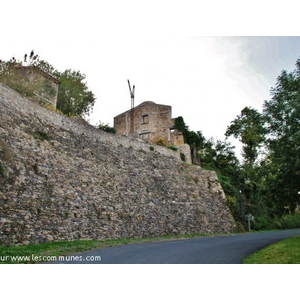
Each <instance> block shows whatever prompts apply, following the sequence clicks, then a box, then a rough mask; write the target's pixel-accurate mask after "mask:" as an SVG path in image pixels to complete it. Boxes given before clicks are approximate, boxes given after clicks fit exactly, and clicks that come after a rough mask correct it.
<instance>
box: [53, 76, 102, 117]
mask: <svg viewBox="0 0 300 300" xmlns="http://www.w3.org/2000/svg"><path fill="white" fill-rule="evenodd" d="M56 76H57V78H58V80H59V81H60V82H61V84H60V86H59V89H58V97H57V108H58V109H59V110H60V111H62V112H63V113H64V114H65V115H67V116H81V117H82V116H84V115H86V114H87V115H89V114H90V112H91V111H92V108H93V106H94V104H95V101H96V97H95V96H94V94H93V93H92V92H91V91H89V89H88V87H87V83H86V82H85V81H84V80H85V75H84V74H81V73H80V71H74V70H66V71H64V72H63V73H60V72H58V71H56Z"/></svg>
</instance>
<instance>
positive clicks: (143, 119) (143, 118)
mask: <svg viewBox="0 0 300 300" xmlns="http://www.w3.org/2000/svg"><path fill="white" fill-rule="evenodd" d="M142 124H149V115H148V114H147V115H142Z"/></svg>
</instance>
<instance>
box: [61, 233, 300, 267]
mask: <svg viewBox="0 0 300 300" xmlns="http://www.w3.org/2000/svg"><path fill="white" fill-rule="evenodd" d="M294 235H300V229H294V230H284V231H273V232H260V233H247V234H238V235H230V236H215V237H200V238H193V239H185V240H174V241H166V242H155V243H149V244H134V245H125V246H118V247H110V248H103V249H98V250H92V251H88V252H84V253H79V254H74V255H72V256H68V257H65V260H64V262H62V261H61V262H59V263H64V264H66V263H72V264H75V263H77V264H78V263H81V264H89V263H93V264H95V263H102V264H240V263H242V261H243V259H244V258H245V257H247V256H249V255H250V254H252V253H254V252H255V251H257V250H260V249H262V248H265V247H267V246H269V245H270V244H273V243H276V242H279V241H281V240H283V239H285V238H288V237H290V236H294Z"/></svg>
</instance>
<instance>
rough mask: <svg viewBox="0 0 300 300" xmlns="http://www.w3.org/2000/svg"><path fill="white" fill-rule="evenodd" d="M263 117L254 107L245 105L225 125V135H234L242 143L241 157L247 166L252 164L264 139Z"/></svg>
mask: <svg viewBox="0 0 300 300" xmlns="http://www.w3.org/2000/svg"><path fill="white" fill-rule="evenodd" d="M264 123H265V120H264V117H263V115H262V114H260V113H259V112H258V111H257V110H256V109H254V108H251V107H245V108H244V109H243V110H242V111H241V115H239V116H237V117H236V118H235V119H234V120H233V121H232V122H231V125H230V126H228V127H227V130H226V133H225V136H226V137H229V136H234V137H235V138H238V139H239V140H240V141H241V142H242V143H243V153H242V155H243V157H244V159H245V162H246V163H247V164H248V165H249V166H253V165H254V162H255V160H256V159H257V156H258V153H259V149H260V147H261V146H262V143H263V142H264V141H265V134H266V129H265V127H264Z"/></svg>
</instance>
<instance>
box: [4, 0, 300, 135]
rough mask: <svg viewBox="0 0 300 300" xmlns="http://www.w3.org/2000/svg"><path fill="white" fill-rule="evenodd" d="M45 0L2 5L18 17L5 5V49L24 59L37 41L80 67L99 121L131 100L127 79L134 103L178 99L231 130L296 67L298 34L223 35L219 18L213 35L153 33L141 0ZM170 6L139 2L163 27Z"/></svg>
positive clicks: (210, 129)
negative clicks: (246, 109)
mask: <svg viewBox="0 0 300 300" xmlns="http://www.w3.org/2000/svg"><path fill="white" fill-rule="evenodd" d="M124 2H125V1H124ZM231 2H232V1H231ZM233 2H234V1H233ZM41 3H43V2H39V1H33V0H30V1H26V2H25V1H13V0H12V1H10V2H8V3H6V4H4V6H5V7H6V10H2V12H3V11H6V12H9V11H10V12H11V14H13V16H14V18H13V19H12V18H11V14H8V13H5V14H3V13H2V16H1V20H0V22H1V24H0V25H1V28H2V30H1V35H2V36H1V53H0V58H1V59H4V60H7V59H10V58H11V57H12V56H15V57H16V58H17V59H22V58H23V56H24V54H25V53H26V52H27V53H29V52H30V51H31V50H32V49H34V50H35V52H36V53H38V54H39V55H40V57H41V58H42V59H45V60H46V61H48V62H49V63H50V64H52V65H53V66H54V67H55V68H57V69H58V70H60V71H64V70H65V69H69V68H71V69H75V70H80V71H81V73H83V74H85V75H86V81H87V84H88V87H89V89H90V90H91V91H92V92H93V93H94V94H95V96H96V98H97V102H96V104H95V106H94V111H93V113H92V114H91V115H90V116H89V117H88V119H89V120H90V122H91V123H92V124H96V123H99V121H101V122H102V123H105V124H106V123H108V124H109V125H110V126H113V118H114V116H116V115H118V114H120V113H122V112H124V111H126V110H128V109H130V95H129V90H128V85H127V79H129V80H130V82H131V84H132V85H133V84H135V87H136V89H135V90H136V94H135V105H139V104H140V103H142V102H144V101H154V102H156V103H159V104H166V105H171V106H172V108H173V117H177V116H182V117H183V118H184V120H185V122H186V123H187V125H189V127H190V129H191V130H195V131H198V130H200V131H202V132H203V134H204V136H205V137H206V138H210V137H213V138H215V139H217V138H218V139H221V140H224V138H225V137H224V133H225V131H226V128H227V126H228V125H229V124H230V122H231V121H232V120H233V119H234V118H235V117H236V115H238V114H239V113H240V112H241V110H242V109H243V108H244V107H245V106H251V107H253V108H256V109H258V110H260V111H261V109H262V104H263V101H264V100H265V99H269V98H270V89H271V87H273V86H274V85H275V83H276V78H277V76H278V75H279V74H280V72H281V71H282V70H283V69H286V70H288V71H291V70H293V69H294V67H295V62H296V60H297V59H298V58H299V57H300V37H289V36H282V37H277V36H276V35H275V36H270V37H264V36H256V37H253V36H245V37H240V36H233V37H232V36H225V37H222V36H217V35H215V33H217V32H218V30H219V28H218V30H215V27H213V28H214V30H213V31H212V33H213V34H214V36H212V37H210V36H206V34H205V36H200V37H195V36H193V37H189V36H188V35H185V34H184V35H180V36H176V35H174V32H173V31H172V34H171V35H169V36H164V37H161V36H159V37H157V36H158V35H157V36H155V37H153V35H151V36H150V35H149V36H147V35H145V34H144V32H145V33H148V32H149V30H148V29H149V26H148V25H147V26H146V27H145V26H144V27H143V29H145V30H141V29H140V25H141V24H143V23H142V21H143V20H142V17H141V16H142V15H143V14H138V13H136V10H135V9H136V5H138V3H139V2H137V1H129V2H128V3H127V4H124V3H123V2H118V1H117V2H116V1H112V2H110V3H112V4H110V5H109V6H103V5H102V4H101V5H98V6H97V5H96V4H97V3H99V2H97V1H90V0H87V1H86V2H85V4H86V5H82V2H79V1H63V2H61V1H56V0H53V1H52V2H51V5H49V6H47V8H46V9H45V8H44V9H43V7H41ZM100 3H102V2H100ZM116 3H118V6H116V7H118V9H116V7H115V6H114V4H116ZM120 3H121V4H120ZM160 3H164V2H160ZM175 3H176V4H175V5H174V6H173V7H172V8H173V9H174V10H175V12H176V13H177V16H178V15H181V16H183V15H184V16H185V19H183V22H185V23H187V22H189V18H187V14H188V13H190V14H191V16H193V17H195V15H197V16H198V15H199V16H200V15H201V17H202V19H203V18H205V14H203V10H201V9H199V12H198V14H196V13H195V11H194V10H193V9H187V8H186V6H185V7H184V8H182V11H181V7H180V6H179V5H178V2H176V1H175ZM186 3H190V1H187V2H186ZM130 4H132V5H131V6H130ZM133 4H134V5H135V6H134V5H133ZM163 8H164V6H162V5H160V9H159V10H157V9H156V8H153V7H152V6H151V7H150V6H139V9H142V10H143V12H144V13H145V12H147V11H149V13H148V14H146V15H145V14H144V16H146V21H149V22H150V21H151V22H152V24H153V26H150V28H152V27H153V29H154V33H156V34H157V33H158V32H160V27H158V25H156V26H155V24H161V23H159V22H161V19H162V16H161V13H159V12H160V11H163ZM249 9H250V8H249ZM168 10H169V8H168ZM122 11H123V13H122ZM157 12H158V13H157ZM109 13H110V14H109ZM154 14H155V16H154ZM107 15H110V16H111V18H109V17H108V16H107ZM149 16H150V17H149ZM172 16H173V15H171V14H170V19H171V21H174V16H173V17H172ZM147 18H148V19H147ZM12 20H14V22H12ZM205 20H206V19H205ZM221 22H222V20H221ZM145 23H147V22H145ZM173 23H174V22H173ZM164 24H168V21H167V19H166V21H165V22H164ZM226 24H229V25H230V23H228V22H226ZM141 26H142V25H141ZM166 26H167V25H166ZM210 27H211V26H210ZM219 27H220V28H222V25H221V26H219ZM162 28H163V27H162ZM177 28H178V30H177V31H178V33H182V32H180V31H181V30H180V29H181V27H176V29H177ZM3 29H5V30H3ZM124 29H125V30H124ZM126 29H127V30H128V31H126ZM158 29H159V30H158ZM118 31H120V33H121V34H120V35H116V33H118ZM200 32H203V31H200ZM208 32H210V31H209V30H208ZM220 32H221V33H222V30H220ZM103 33H104V34H103ZM124 33H125V34H126V35H124ZM163 33H165V32H164V31H163ZM184 33H186V32H184ZM192 33H194V31H192ZM204 33H205V31H204ZM238 33H240V32H238ZM246 33H247V35H248V34H249V33H248V31H247V30H246ZM250 33H251V31H250ZM137 35H138V37H137ZM132 36H134V37H132Z"/></svg>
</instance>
